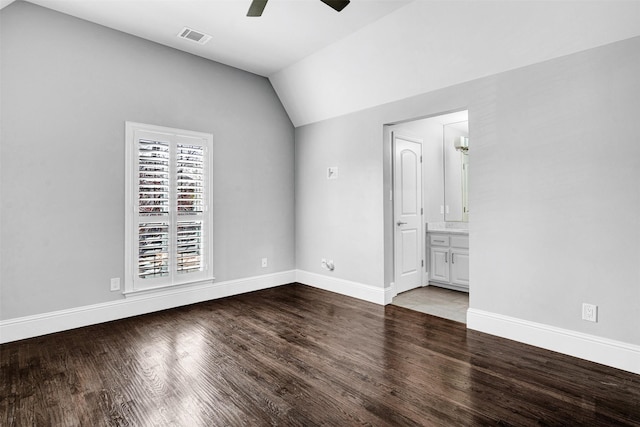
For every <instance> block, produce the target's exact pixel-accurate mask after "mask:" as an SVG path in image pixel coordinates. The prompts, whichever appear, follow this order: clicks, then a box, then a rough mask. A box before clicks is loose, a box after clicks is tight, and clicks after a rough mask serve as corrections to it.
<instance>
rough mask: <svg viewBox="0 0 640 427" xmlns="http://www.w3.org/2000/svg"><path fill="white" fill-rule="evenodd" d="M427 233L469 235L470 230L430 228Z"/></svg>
mask: <svg viewBox="0 0 640 427" xmlns="http://www.w3.org/2000/svg"><path fill="white" fill-rule="evenodd" d="M427 233H449V234H469V230H466V229H463V228H439V227H438V228H429V229H428V230H427Z"/></svg>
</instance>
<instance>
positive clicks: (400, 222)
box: [398, 221, 406, 227]
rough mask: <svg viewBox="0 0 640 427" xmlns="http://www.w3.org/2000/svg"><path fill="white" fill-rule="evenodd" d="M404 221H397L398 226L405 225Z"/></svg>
mask: <svg viewBox="0 0 640 427" xmlns="http://www.w3.org/2000/svg"><path fill="white" fill-rule="evenodd" d="M405 224H406V222H402V221H398V227H400V226H401V225H405Z"/></svg>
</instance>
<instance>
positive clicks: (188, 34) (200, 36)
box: [178, 27, 211, 44]
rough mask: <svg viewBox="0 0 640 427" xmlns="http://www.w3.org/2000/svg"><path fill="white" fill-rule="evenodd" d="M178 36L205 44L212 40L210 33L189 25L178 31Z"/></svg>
mask: <svg viewBox="0 0 640 427" xmlns="http://www.w3.org/2000/svg"><path fill="white" fill-rule="evenodd" d="M178 37H180V38H181V39H186V40H190V41H192V42H196V43H198V44H205V43H206V42H208V41H209V40H211V36H210V35H208V34H204V33H201V32H200V31H196V30H193V29H191V28H188V27H184V28H183V29H182V31H180V32H179V33H178Z"/></svg>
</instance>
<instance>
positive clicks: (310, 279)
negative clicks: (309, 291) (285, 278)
mask: <svg viewBox="0 0 640 427" xmlns="http://www.w3.org/2000/svg"><path fill="white" fill-rule="evenodd" d="M296 282H298V283H302V284H303V285H308V286H312V287H314V288H318V289H324V290H325V291H330V292H335V293H337V294H341V295H346V296H349V297H353V298H358V299H361V300H365V301H369V302H373V303H376V304H381V305H384V304H385V293H386V292H385V291H386V289H385V288H382V287H377V286H371V285H365V284H363V283H358V282H351V281H349V280H344V279H336V278H334V277H329V276H325V275H322V274H317V273H310V272H308V271H304V270H296Z"/></svg>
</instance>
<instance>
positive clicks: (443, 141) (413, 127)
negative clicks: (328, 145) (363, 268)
mask: <svg viewBox="0 0 640 427" xmlns="http://www.w3.org/2000/svg"><path fill="white" fill-rule="evenodd" d="M385 134H386V135H387V138H389V139H387V141H390V150H389V151H388V152H389V154H390V162H389V164H390V169H391V171H390V176H391V185H390V188H389V189H390V192H391V194H390V201H391V203H390V211H387V212H389V214H390V216H389V217H387V218H390V219H391V221H389V222H390V223H391V224H390V227H389V228H388V230H390V232H391V236H392V241H393V251H392V252H393V263H392V265H393V274H392V277H389V279H390V280H391V285H390V287H389V290H390V296H391V297H392V298H391V299H389V300H387V301H388V302H391V303H392V304H394V305H399V306H402V307H405V308H410V309H413V310H417V311H422V312H425V313H428V314H432V315H436V316H439V317H444V318H448V319H451V320H455V321H458V322H464V323H466V311H467V309H468V305H469V290H470V287H469V285H470V282H469V280H468V260H469V245H468V232H469V217H470V209H469V198H468V170H469V155H468V150H469V132H468V112H467V111H466V110H465V111H458V112H454V113H447V114H441V115H438V116H433V117H428V118H424V119H415V120H408V121H405V122H401V123H396V124H392V125H387V126H386V127H385ZM418 156H420V157H418ZM414 159H417V160H414ZM414 168H417V169H416V170H414ZM388 176H389V175H388ZM416 180H417V181H419V182H417V183H416V182H415V181H416ZM418 210H419V214H417V212H418ZM407 213H410V220H412V221H415V220H418V221H419V222H420V224H419V225H415V224H413V223H411V222H410V221H407V220H405V214H407ZM404 227H406V231H405V229H404ZM443 236H444V238H443ZM439 242H440V243H439ZM434 254H435V256H434ZM437 255H442V256H437ZM440 264H442V265H440ZM387 265H388V264H387ZM416 267H417V269H418V270H419V272H417V271H415V270H416ZM444 270H446V271H447V272H450V274H446V275H443V274H442V272H443V271H444ZM463 279H464V280H463Z"/></svg>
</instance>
